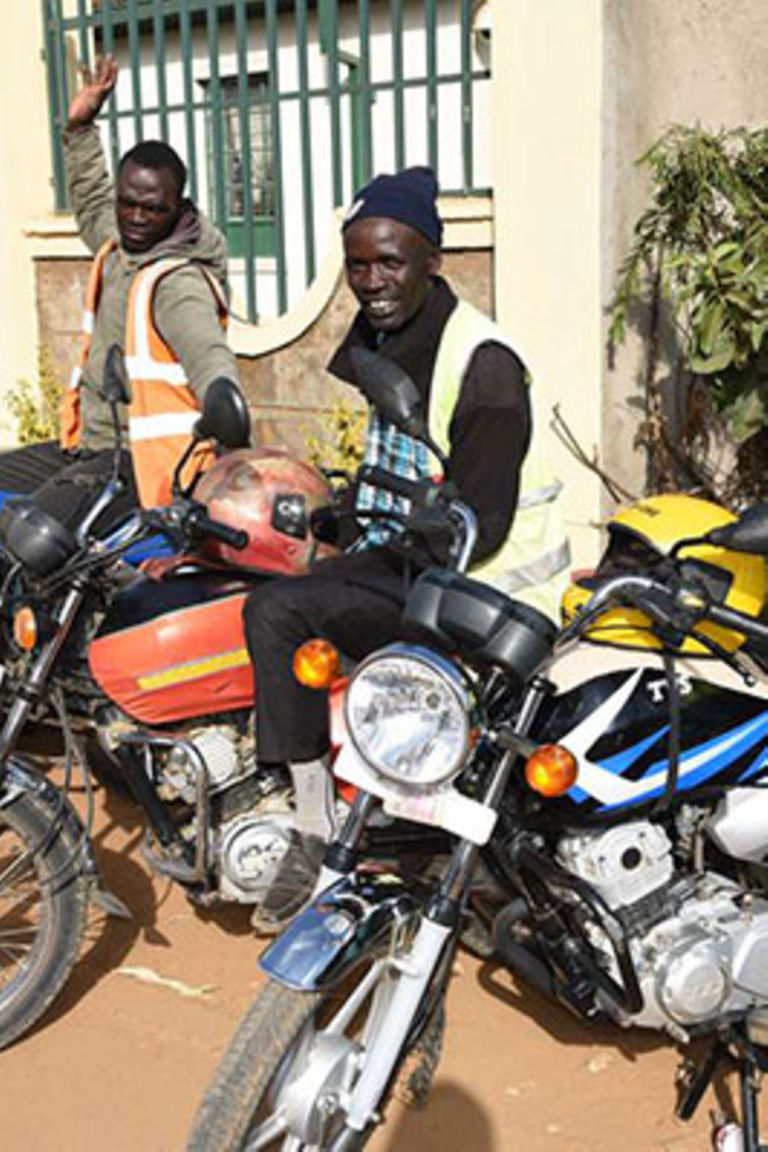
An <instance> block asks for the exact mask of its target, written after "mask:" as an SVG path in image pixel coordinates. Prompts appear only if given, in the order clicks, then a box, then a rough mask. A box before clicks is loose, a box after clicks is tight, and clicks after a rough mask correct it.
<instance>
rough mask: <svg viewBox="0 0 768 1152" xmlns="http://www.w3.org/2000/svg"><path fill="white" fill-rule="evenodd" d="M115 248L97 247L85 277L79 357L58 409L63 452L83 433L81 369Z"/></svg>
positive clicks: (110, 243)
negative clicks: (106, 271)
mask: <svg viewBox="0 0 768 1152" xmlns="http://www.w3.org/2000/svg"><path fill="white" fill-rule="evenodd" d="M115 248H117V241H116V240H107V242H106V243H105V244H102V246H101V248H99V250H98V252H97V253H96V255H95V256H94V259H93V263H92V265H91V272H90V275H89V277H88V284H87V286H86V289H85V310H84V312H83V319H82V321H81V325H80V330H81V333H82V335H81V342H80V356H79V358H78V362H77V364H75V366H74V367H73V369H72V372H71V374H70V377H69V385H68V387H67V388H65V390H64V395H63V396H62V398H61V410H60V413H59V425H60V432H59V443H60V444H61V447H62V448H63V449H64V451H65V452H69V451H71V450H72V449H73V448H76V447H77V446H78V444H79V443H80V440H81V437H82V434H83V427H82V416H81V413H80V382H81V380H82V378H83V368H84V367H85V365H86V362H87V360H88V355H89V353H90V351H91V342H92V339H93V329H94V324H95V320H96V309H97V308H98V306H99V297H100V296H101V285H102V281H103V279H104V264H105V263H106V259H107V257H108V256H109V254H110V252H114V250H115Z"/></svg>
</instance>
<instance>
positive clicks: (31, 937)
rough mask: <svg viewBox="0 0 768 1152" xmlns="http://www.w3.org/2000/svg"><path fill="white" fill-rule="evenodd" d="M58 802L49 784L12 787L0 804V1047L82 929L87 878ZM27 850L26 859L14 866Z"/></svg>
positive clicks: (73, 955)
mask: <svg viewBox="0 0 768 1152" xmlns="http://www.w3.org/2000/svg"><path fill="white" fill-rule="evenodd" d="M63 803H64V804H65V805H66V804H67V803H68V802H67V801H66V800H64V801H63ZM61 804H62V798H61V796H60V795H59V794H58V793H57V792H55V791H54V790H53V789H51V790H50V791H49V790H48V789H47V788H45V787H41V788H40V789H39V790H37V791H35V790H33V789H27V790H23V789H19V788H18V787H14V786H13V785H12V790H11V792H10V793H8V794H6V795H5V797H3V798H2V803H0V1048H6V1047H8V1045H9V1044H12V1043H13V1041H14V1040H18V1039H19V1037H20V1036H22V1035H23V1034H24V1033H25V1032H27V1031H28V1030H29V1029H30V1028H31V1027H32V1025H33V1024H34V1023H36V1021H37V1020H39V1019H40V1017H41V1016H42V1015H43V1013H44V1012H45V1011H46V1010H47V1009H48V1008H49V1006H50V1005H51V1004H52V1002H53V1001H54V999H55V998H56V996H57V995H58V994H59V992H60V991H61V989H62V987H63V985H64V983H65V982H66V980H67V977H68V976H69V974H70V972H71V970H72V968H73V966H74V964H75V961H76V960H77V957H78V954H79V951H80V945H81V942H82V939H83V935H84V933H85V926H86V916H87V908H88V897H89V891H90V879H89V876H88V875H87V872H86V870H85V869H84V867H83V863H82V859H83V854H82V851H81V848H82V845H80V844H79V843H78V840H77V838H76V835H75V824H74V823H73V822H72V821H68V820H66V819H62V817H61V807H60V806H61ZM52 821H55V822H56V823H55V831H53V832H52V831H51V828H52ZM28 852H31V853H32V857H31V861H30V863H29V864H28V865H27V866H26V867H25V868H23V869H22V871H21V872H19V869H18V866H17V862H18V861H19V860H20V859H22V858H23V855H24V854H25V853H28Z"/></svg>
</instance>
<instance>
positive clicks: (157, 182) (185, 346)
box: [0, 57, 238, 529]
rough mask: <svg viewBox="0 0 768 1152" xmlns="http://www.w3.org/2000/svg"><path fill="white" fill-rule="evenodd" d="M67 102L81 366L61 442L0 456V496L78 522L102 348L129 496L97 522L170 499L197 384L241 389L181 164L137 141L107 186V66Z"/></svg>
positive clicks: (215, 235) (105, 451)
mask: <svg viewBox="0 0 768 1152" xmlns="http://www.w3.org/2000/svg"><path fill="white" fill-rule="evenodd" d="M83 75H84V84H83V87H82V88H81V89H80V91H79V92H78V93H77V94H76V95H75V97H74V98H73V100H72V102H71V104H70V107H69V119H68V123H67V130H66V132H65V134H64V142H65V156H66V163H67V178H68V184H69V192H70V197H71V201H72V206H73V209H74V212H75V216H76V219H77V223H78V227H79V229H80V235H81V237H82V239H83V240H84V241H85V243H86V244H87V245H88V247H89V248H90V249H91V251H92V252H94V254H95V260H94V263H93V266H92V269H91V275H90V279H89V283H88V288H87V292H86V307H85V316H84V319H83V345H82V352H81V356H80V363H79V364H78V366H77V367H76V368H75V370H74V372H73V375H72V379H71V381H70V384H69V387H68V388H67V390H66V392H65V397H64V405H63V409H62V420H61V440H60V443H58V444H57V443H55V442H47V443H43V444H34V445H27V446H25V447H22V448H19V449H16V450H14V451H11V452H6V453H3V454H2V455H1V456H0V493H4V494H8V493H12V494H29V493H32V492H34V493H35V499H36V501H37V502H38V503H40V504H41V505H42V506H43V507H45V508H46V509H47V510H48V511H49V512H50V513H51V514H52V515H54V516H56V517H57V518H58V519H60V520H62V521H64V522H67V523H69V524H73V523H75V522H76V521H77V520H78V519H79V518H80V517H81V516H82V513H83V512H84V510H85V508H86V507H87V506H88V505H89V504H90V503H91V502H92V500H93V499H94V496H95V495H96V494H97V493H98V491H99V490H100V489H101V487H102V485H103V483H104V481H105V479H106V478H107V476H108V475H109V473H110V469H111V467H112V463H113V459H114V442H115V433H114V428H113V423H112V414H111V411H110V409H109V406H108V405H107V404H106V402H105V401H104V400H103V399H102V398H101V396H100V395H99V388H100V385H101V383H102V376H103V371H104V362H105V357H106V353H107V350H108V348H109V347H110V346H111V345H113V344H118V345H119V346H120V347H121V348H122V349H123V351H124V354H125V364H126V369H127V374H128V380H129V385H130V393H131V398H130V403H129V404H128V405H126V406H125V410H124V411H123V412H122V413H121V424H122V429H123V434H124V438H123V444H124V445H126V449H125V450H124V451H123V458H122V467H121V472H122V477H123V481H124V485H125V491H124V493H123V495H122V496H121V497H120V499H119V500H118V501H117V502H116V503H114V504H112V505H111V507H110V508H109V510H108V512H106V513H104V514H103V515H102V518H101V520H99V521H97V523H96V528H97V529H98V528H103V527H106V526H107V523H108V522H115V521H116V520H117V519H119V518H120V517H122V516H123V515H124V514H125V513H126V512H127V511H129V510H130V508H132V507H134V506H136V504H139V503H140V504H141V505H143V506H144V507H151V506H153V505H156V504H163V503H167V502H168V500H169V498H170V480H171V475H172V472H173V467H174V465H175V463H176V461H177V460H178V458H179V457H180V455H181V453H182V451H183V450H184V448H185V447H186V445H187V444H188V442H189V435H190V432H191V430H192V425H193V424H194V422H195V420H196V419H197V416H198V414H199V407H200V400H201V399H202V396H203V394H204V392H205V389H206V387H207V385H208V384H209V383H210V382H211V381H212V380H214V379H215V378H216V377H217V376H227V377H229V378H231V379H233V380H235V381H236V380H237V378H238V373H237V364H236V360H235V357H234V355H233V353H232V351H231V349H230V348H229V346H228V345H227V341H226V335H225V321H226V315H227V281H226V275H227V250H226V243H225V240H224V237H223V236H222V235H221V233H220V232H219V231H218V229H216V228H215V227H214V226H213V225H212V224H211V223H210V221H208V220H207V219H206V218H205V217H204V216H203V215H202V214H201V213H200V212H198V210H197V208H196V207H195V206H194V205H193V204H192V203H191V201H190V200H188V199H185V198H184V196H183V191H184V184H185V180H186V169H185V167H184V164H183V162H182V161H181V159H180V157H179V156H178V155H177V154H176V153H175V152H174V150H173V149H172V148H170V147H169V146H168V145H166V144H164V143H161V142H160V141H146V142H144V143H141V144H138V145H136V147H134V148H132V149H131V150H130V151H129V152H127V153H126V154H125V155H124V156H123V157H122V159H121V161H120V164H119V166H118V172H117V182H116V187H114V188H113V185H112V182H111V180H110V178H109V175H108V172H107V168H106V164H105V160H104V154H103V150H102V146H101V139H100V135H99V131H98V129H97V127H96V125H95V123H94V120H95V118H96V116H97V114H98V112H99V110H100V109H101V107H102V105H103V104H104V102H105V100H106V99H107V98H108V96H109V95H110V93H111V92H112V90H113V89H114V87H115V84H116V81H117V63H116V61H115V60H114V58H112V57H106V58H104V59H103V60H99V61H98V62H97V65H96V68H95V71H94V73H93V75H91V74H90V73H89V72H88V71H87V70H84V71H83Z"/></svg>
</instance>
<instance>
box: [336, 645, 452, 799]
mask: <svg viewBox="0 0 768 1152" xmlns="http://www.w3.org/2000/svg"><path fill="white" fill-rule="evenodd" d="M472 705H473V700H472V696H471V694H470V691H469V688H468V685H467V683H466V682H465V680H464V678H463V677H462V675H461V673H460V672H459V671H458V669H457V668H455V667H454V665H453V664H451V663H450V662H449V661H448V660H445V659H443V658H442V657H441V656H438V655H437V654H436V653H434V652H431V651H429V650H428V649H426V648H419V647H416V646H411V645H393V646H391V647H390V648H384V649H382V650H381V651H380V652H378V653H377V654H376V655H375V656H373V657H371V659H369V660H367V661H366V662H365V663H364V664H362V665H361V666H360V667H359V668H358V670H357V672H356V673H355V675H354V676H353V677H352V680H351V681H350V684H349V688H348V689H347V697H346V714H347V727H348V729H349V733H350V736H351V737H352V742H353V743H354V745H355V747H356V748H357V751H358V752H359V753H360V755H361V756H362V757H363V759H364V760H366V761H367V763H368V764H370V765H371V767H372V768H374V769H375V770H376V771H377V772H379V773H380V774H381V775H382V776H386V777H387V779H389V780H395V781H397V783H399V784H405V785H407V784H416V785H419V786H424V785H429V784H439V783H441V782H443V781H445V780H449V779H450V778H451V777H452V776H455V775H456V773H457V772H458V771H459V769H460V768H461V766H462V764H463V762H464V759H465V757H466V754H467V750H468V748H469V732H470V715H471V712H472Z"/></svg>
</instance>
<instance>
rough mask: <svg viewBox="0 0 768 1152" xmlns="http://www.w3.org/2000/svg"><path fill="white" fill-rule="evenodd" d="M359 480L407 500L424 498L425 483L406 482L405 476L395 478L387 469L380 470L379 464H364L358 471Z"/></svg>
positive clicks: (416, 481)
mask: <svg viewBox="0 0 768 1152" xmlns="http://www.w3.org/2000/svg"><path fill="white" fill-rule="evenodd" d="M357 478H358V480H360V481H362V483H364V484H373V486H374V487H375V488H384V489H386V491H387V492H393V493H394V495H395V496H404V497H405V499H406V500H420V499H423V498H424V482H423V481H421V480H406V479H405V477H404V476H395V474H394V473H393V472H387V470H386V468H379V466H378V464H374V465H369V464H363V466H362V467H361V468H360V469H359V470H358V473H357Z"/></svg>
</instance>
